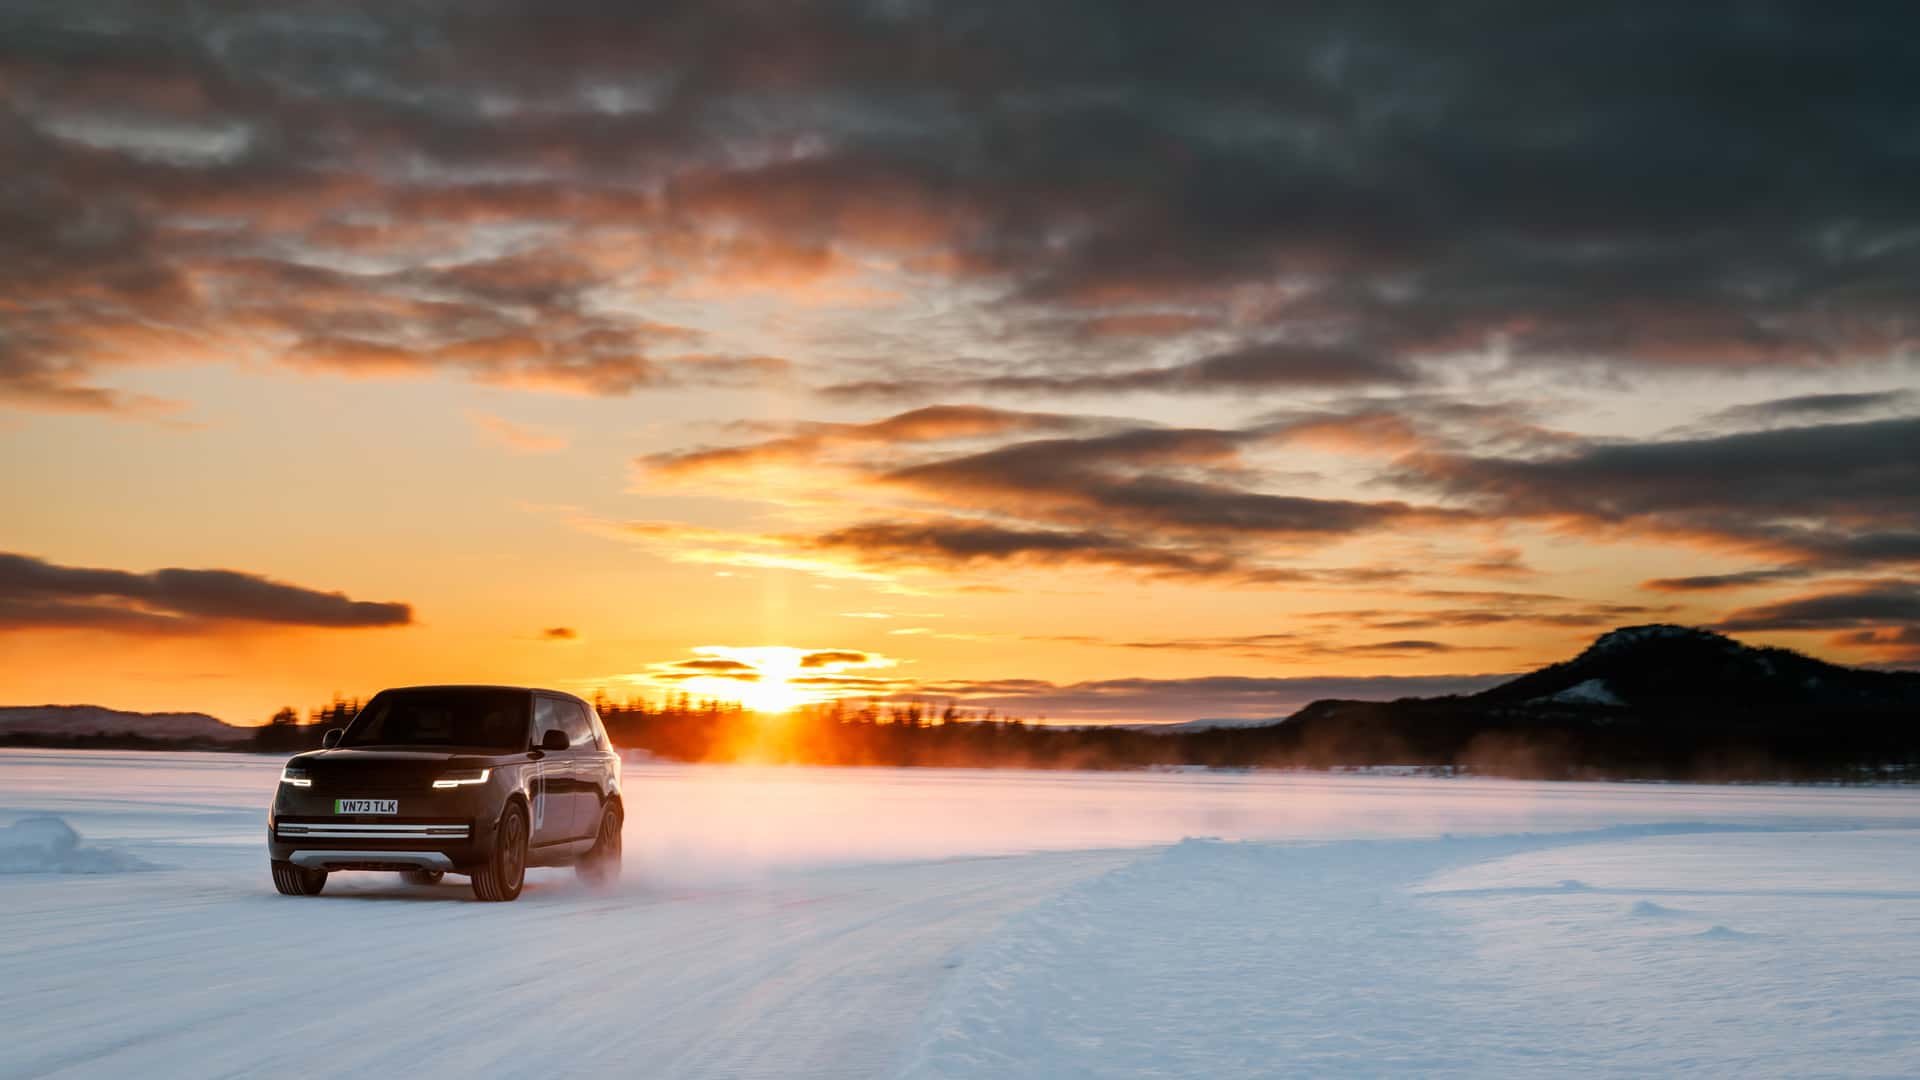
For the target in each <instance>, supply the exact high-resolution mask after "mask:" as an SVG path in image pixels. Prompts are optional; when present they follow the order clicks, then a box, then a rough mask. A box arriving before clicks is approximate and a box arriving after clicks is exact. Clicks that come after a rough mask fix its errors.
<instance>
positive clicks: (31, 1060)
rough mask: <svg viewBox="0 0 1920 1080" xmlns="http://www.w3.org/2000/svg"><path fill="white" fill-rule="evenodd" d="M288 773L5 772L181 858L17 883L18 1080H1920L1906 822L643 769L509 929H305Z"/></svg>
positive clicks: (1662, 794)
mask: <svg viewBox="0 0 1920 1080" xmlns="http://www.w3.org/2000/svg"><path fill="white" fill-rule="evenodd" d="M278 766H279V760H278V759H274V758H266V757H255V756H251V755H222V754H205V755H200V754H140V753H117V752H115V753H106V752H102V753H82V752H54V751H5V752H0V836H6V837H15V838H16V839H17V840H18V842H17V843H13V844H12V846H11V847H8V846H5V845H0V850H38V851H56V850H67V851H69V852H80V851H90V850H91V851H99V852H111V853H116V854H118V855H123V856H126V857H128V858H135V859H140V860H143V861H144V862H145V863H148V864H152V865H153V866H154V867H155V868H154V869H150V870H148V871H146V872H142V873H91V874H68V873H58V872H49V871H53V870H55V869H57V868H56V867H53V866H51V865H48V866H44V867H42V868H41V869H39V870H35V871H32V872H20V873H11V874H6V875H0V911H4V912H5V913H6V915H5V925H6V926H7V929H8V933H7V934H6V935H5V936H4V937H3V938H0V1016H4V1017H7V1018H8V1019H7V1021H6V1022H5V1025H4V1028H0V1034H4V1036H5V1037H4V1038H0V1075H4V1076H38V1075H49V1074H51V1075H62V1076H113V1075H123V1074H128V1073H137V1074H140V1075H154V1076H194V1077H217V1076H237V1075H258V1074H262V1073H268V1072H288V1073H294V1074H298V1075H312V1076H345V1075H392V1074H397V1073H400V1072H402V1071H404V1072H408V1073H425V1074H428V1075H441V1074H445V1075H458V1074H466V1073H477V1074H480V1075H487V1076H534V1075H542V1076H544V1075H553V1074H556V1073H558V1074H563V1075H574V1074H588V1073H599V1072H618V1073H624V1074H637V1075H653V1076H674V1077H708V1076H713V1077H719V1076H729V1077H884V1076H911V1077H951V1078H970V1077H985V1076H993V1077H1078V1076H1102V1077H1105V1076H1114V1077H1126V1076H1210V1077H1240V1076H1271V1075H1275V1074H1282V1075H1286V1074H1292V1075H1331V1076H1348V1075H1366V1076H1373V1075H1432V1076H1449V1075H1451V1076H1469V1075H1472V1076H1512V1075H1544V1074H1555V1075H1595V1076H1599V1075H1606V1076H1615V1075H1617V1076H1629V1075H1666V1074H1672V1073H1679V1072H1687V1071H1694V1072H1706V1073H1712V1074H1719V1075H1731V1074H1753V1075H1762V1076H1765V1075H1774V1076H1789V1075H1862V1074H1878V1075H1914V1074H1920V1042H1917V1041H1916V1038H1915V1036H1914V1035H1912V1034H1911V1033H1912V1032H1915V1031H1920V1023H1916V1021H1920V993H1916V992H1915V991H1916V990H1917V989H1920V976H1915V975H1912V974H1911V972H1913V971H1916V970H1920V964H1916V961H1920V908H1916V904H1920V858H1916V856H1917V855H1920V843H1916V841H1920V799H1916V798H1915V796H1914V795H1913V794H1912V793H1911V792H1910V791H1907V790H1902V789H1896V788H1884V789H1841V788H1820V789H1812V788H1765V787H1739V788H1710V787H1688V786H1682V785H1592V784H1530V783H1520V782H1511V781H1494V780H1484V779H1477V778H1476V779H1451V780H1440V779H1432V778H1421V777H1379V776H1314V775H1300V774H1285V775H1272V774H1249V775H1223V774H1217V773H1207V774H1147V773H1133V774H1085V773H1019V772H964V771H939V770H925V771H911V770H886V769H873V770H857V769H847V770H832V769H729V768H717V767H712V768H708V767H687V766H673V765H665V764H647V765H632V766H629V769H628V793H629V797H630V799H631V800H632V810H631V812H630V813H629V815H628V832H627V836H626V847H627V852H628V866H627V870H628V875H627V878H626V880H625V881H624V882H623V883H622V885H621V886H620V887H619V888H618V889H617V890H615V891H612V892H610V893H598V892H593V891H589V890H586V889H584V888H582V887H581V886H579V885H577V884H576V883H575V882H574V880H573V878H572V876H571V874H570V873H568V872H566V871H549V870H543V871H536V872H535V873H534V874H533V875H532V878H531V880H530V882H529V886H528V889H527V891H526V893H525V895H524V896H523V897H522V899H521V900H520V901H519V902H518V903H515V904H511V905H484V904H478V903H474V902H471V901H470V900H469V899H468V897H469V895H470V894H469V893H468V891H467V889H466V888H465V884H464V882H462V881H459V880H458V879H449V880H448V881H447V882H446V883H444V884H442V885H440V886H437V887H432V888H415V887H408V886H404V885H402V884H401V883H399V881H398V880H397V878H395V877H392V876H388V875H378V874H344V875H338V876H337V877H336V878H335V879H334V880H332V881H329V883H328V885H327V890H326V893H325V894H324V895H323V896H321V897H318V898H314V899H292V898H286V897H280V896H277V895H275V894H274V892H273V890H272V886H271V883H270V882H269V881H268V878H267V874H266V868H265V866H264V865H263V863H264V855H265V853H264V851H263V850H262V847H263V839H264V837H263V827H264V821H263V816H264V815H263V809H264V806H265V803H266V800H267V798H268V796H269V794H270V792H271V791H272V787H273V784H274V778H275V776H276V775H277V770H278ZM33 819H39V822H38V823H34V822H33ZM1200 837H1214V838H1215V839H1198V838H1200ZM69 841H70V842H71V846H70V847H68V846H66V845H67V844H68V842H69ZM127 865H128V866H131V865H132V864H130V863H129V864H127ZM556 1045H557V1046H563V1047H565V1050H564V1054H563V1056H562V1057H561V1058H560V1059H559V1060H556V1059H555V1057H554V1055H553V1052H552V1051H551V1050H550V1048H551V1047H553V1046H556Z"/></svg>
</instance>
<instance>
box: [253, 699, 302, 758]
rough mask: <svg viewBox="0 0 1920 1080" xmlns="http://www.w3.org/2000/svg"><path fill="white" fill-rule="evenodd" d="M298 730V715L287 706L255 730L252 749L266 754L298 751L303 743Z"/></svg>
mask: <svg viewBox="0 0 1920 1080" xmlns="http://www.w3.org/2000/svg"><path fill="white" fill-rule="evenodd" d="M302 735H303V733H302V732H301V730H300V714H299V713H297V712H294V711H293V707H292V706H287V707H286V708H283V709H281V710H280V711H279V712H277V713H274V714H273V718H272V719H271V720H268V721H267V722H266V723H265V724H262V725H261V726H260V727H259V728H257V729H255V731H254V733H253V747H254V749H256V750H261V751H265V752H268V753H284V752H286V751H289V750H298V749H300V748H301V744H302V743H303V742H304V741H305V740H304V739H303V738H302Z"/></svg>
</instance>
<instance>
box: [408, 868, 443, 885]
mask: <svg viewBox="0 0 1920 1080" xmlns="http://www.w3.org/2000/svg"><path fill="white" fill-rule="evenodd" d="M446 876H447V875H446V871H444V870H402V871H401V872H400V880H401V881H404V882H406V883H407V884H409V885H438V884H440V879H441V878H443V877H446Z"/></svg>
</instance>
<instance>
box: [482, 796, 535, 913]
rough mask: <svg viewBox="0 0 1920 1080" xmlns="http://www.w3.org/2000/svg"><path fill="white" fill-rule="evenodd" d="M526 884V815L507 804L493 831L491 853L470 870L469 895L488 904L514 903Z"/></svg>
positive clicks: (520, 809) (515, 804)
mask: <svg viewBox="0 0 1920 1080" xmlns="http://www.w3.org/2000/svg"><path fill="white" fill-rule="evenodd" d="M526 881H527V812H526V810H525V809H523V808H522V807H521V806H520V804H519V803H517V802H515V803H508V804H507V808H506V809H505V810H504V811H502V812H501V814H500V824H499V826H498V827H497V828H495V829H494V830H493V851H492V852H491V853H490V854H488V855H487V861H486V862H484V863H481V864H480V865H479V866H476V867H474V868H473V895H474V897H475V898H476V899H479V900H486V901H490V902H504V901H507V900H513V899H517V898H518V897H519V896H520V887H521V886H522V885H524V884H526Z"/></svg>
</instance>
